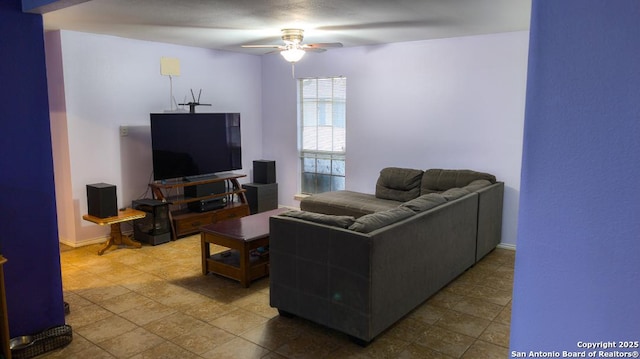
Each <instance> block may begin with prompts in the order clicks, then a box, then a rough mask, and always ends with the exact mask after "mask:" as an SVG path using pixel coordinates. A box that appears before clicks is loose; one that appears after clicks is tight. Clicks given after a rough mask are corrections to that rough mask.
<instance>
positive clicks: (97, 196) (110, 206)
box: [87, 183, 118, 218]
mask: <svg viewBox="0 0 640 359" xmlns="http://www.w3.org/2000/svg"><path fill="white" fill-rule="evenodd" d="M87 207H88V212H89V215H90V216H94V217H98V218H107V217H113V216H117V215H118V200H117V198H116V186H114V185H112V184H108V183H94V184H88V185H87Z"/></svg>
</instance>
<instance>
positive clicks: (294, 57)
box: [280, 47, 304, 63]
mask: <svg viewBox="0 0 640 359" xmlns="http://www.w3.org/2000/svg"><path fill="white" fill-rule="evenodd" d="M280 55H282V57H284V59H285V60H287V61H288V62H291V63H295V62H298V61H300V59H302V57H303V56H304V50H302V49H299V48H296V47H293V48H289V49H286V50H283V51H280Z"/></svg>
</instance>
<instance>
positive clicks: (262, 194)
mask: <svg viewBox="0 0 640 359" xmlns="http://www.w3.org/2000/svg"><path fill="white" fill-rule="evenodd" d="M242 188H244V189H245V190H246V191H247V192H245V195H246V196H247V202H248V203H249V211H250V213H251V214H256V213H260V212H265V211H268V210H271V209H276V208H278V184H277V183H269V184H264V183H245V184H243V185H242Z"/></svg>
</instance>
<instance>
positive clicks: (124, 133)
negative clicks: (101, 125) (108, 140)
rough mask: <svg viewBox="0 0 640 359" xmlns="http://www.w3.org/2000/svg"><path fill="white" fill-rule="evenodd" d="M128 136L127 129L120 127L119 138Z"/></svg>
mask: <svg viewBox="0 0 640 359" xmlns="http://www.w3.org/2000/svg"><path fill="white" fill-rule="evenodd" d="M125 136H129V127H127V126H120V137H125Z"/></svg>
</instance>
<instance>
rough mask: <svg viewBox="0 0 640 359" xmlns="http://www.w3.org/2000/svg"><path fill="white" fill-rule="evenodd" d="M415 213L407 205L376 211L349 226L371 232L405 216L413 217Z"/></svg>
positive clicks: (362, 231)
mask: <svg viewBox="0 0 640 359" xmlns="http://www.w3.org/2000/svg"><path fill="white" fill-rule="evenodd" d="M414 214H415V212H413V211H412V210H410V209H409V208H406V207H397V208H393V209H390V210H387V211H382V212H376V213H371V214H367V215H365V216H362V217H360V218H358V219H356V221H355V222H354V223H353V224H352V225H351V226H350V227H349V229H351V230H353V231H356V232H361V233H369V232H372V231H375V230H376V229H378V228H382V227H384V226H388V225H390V224H392V223H395V222H398V221H401V220H403V219H405V218H408V217H411V216H413V215H414Z"/></svg>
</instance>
